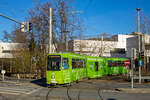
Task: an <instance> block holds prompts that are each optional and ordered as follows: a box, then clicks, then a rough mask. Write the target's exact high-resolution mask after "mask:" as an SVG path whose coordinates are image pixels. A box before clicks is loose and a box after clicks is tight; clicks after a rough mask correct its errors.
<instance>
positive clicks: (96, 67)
mask: <svg viewBox="0 0 150 100" xmlns="http://www.w3.org/2000/svg"><path fill="white" fill-rule="evenodd" d="M95 71H98V62H95Z"/></svg>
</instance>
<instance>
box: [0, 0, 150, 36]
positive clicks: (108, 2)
mask: <svg viewBox="0 0 150 100" xmlns="http://www.w3.org/2000/svg"><path fill="white" fill-rule="evenodd" d="M35 1H36V0H0V13H1V14H4V15H7V16H9V17H11V18H14V19H16V20H18V21H24V20H25V17H26V16H27V11H28V10H29V9H30V8H32V7H34V6H35ZM40 1H41V2H45V1H48V0H40ZM149 4H150V0H73V6H74V7H75V9H76V10H77V11H81V12H82V13H80V14H79V15H80V16H81V18H82V19H83V24H84V26H85V28H84V31H83V33H84V35H95V34H101V33H104V32H105V33H109V34H119V33H123V34H125V33H131V32H133V31H136V30H137V12H136V8H137V7H140V8H141V13H144V15H145V16H146V17H147V18H150V7H149ZM14 24H15V23H14V22H12V21H9V20H7V19H4V18H2V17H0V37H1V38H0V39H2V37H3V31H4V30H7V31H8V32H11V30H12V28H13V27H14Z"/></svg>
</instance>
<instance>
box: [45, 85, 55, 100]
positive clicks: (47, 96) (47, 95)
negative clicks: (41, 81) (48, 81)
mask: <svg viewBox="0 0 150 100" xmlns="http://www.w3.org/2000/svg"><path fill="white" fill-rule="evenodd" d="M53 89H54V88H53V87H51V88H50V89H49V90H48V92H47V94H46V100H49V94H50V93H51V92H52V90H53Z"/></svg>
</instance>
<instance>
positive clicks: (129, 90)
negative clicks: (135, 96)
mask: <svg viewBox="0 0 150 100" xmlns="http://www.w3.org/2000/svg"><path fill="white" fill-rule="evenodd" d="M117 90H118V91H122V92H126V93H150V88H117Z"/></svg>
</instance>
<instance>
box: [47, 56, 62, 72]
mask: <svg viewBox="0 0 150 100" xmlns="http://www.w3.org/2000/svg"><path fill="white" fill-rule="evenodd" d="M60 65H61V57H60V56H56V55H50V56H48V64H47V70H51V71H59V70H60Z"/></svg>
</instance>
